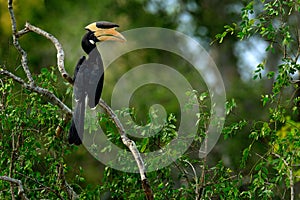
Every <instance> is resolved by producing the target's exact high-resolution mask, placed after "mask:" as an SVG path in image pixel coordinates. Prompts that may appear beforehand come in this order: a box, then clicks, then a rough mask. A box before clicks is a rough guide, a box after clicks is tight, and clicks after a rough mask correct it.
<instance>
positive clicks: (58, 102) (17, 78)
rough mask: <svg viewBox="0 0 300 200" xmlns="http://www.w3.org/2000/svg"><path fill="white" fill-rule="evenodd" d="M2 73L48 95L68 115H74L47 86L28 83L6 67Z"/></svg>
mask: <svg viewBox="0 0 300 200" xmlns="http://www.w3.org/2000/svg"><path fill="white" fill-rule="evenodd" d="M0 74H2V75H6V76H8V77H10V78H12V79H13V80H15V81H16V82H18V83H20V84H21V85H22V86H23V87H24V88H26V89H28V90H30V91H33V92H36V93H38V94H41V95H43V96H46V97H47V98H48V99H49V100H51V101H52V102H53V103H54V104H55V105H57V106H58V107H59V108H60V109H62V111H64V112H65V113H66V114H67V115H72V111H71V109H70V108H69V107H68V106H67V105H65V104H64V103H63V102H62V101H61V100H60V99H59V98H57V96H55V95H54V94H53V93H52V92H50V91H49V90H47V89H45V88H41V87H39V86H34V85H30V84H27V83H26V82H25V81H24V80H23V79H22V78H20V77H18V76H16V75H14V74H13V73H11V72H9V71H7V70H4V69H0Z"/></svg>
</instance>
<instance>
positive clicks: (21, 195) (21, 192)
mask: <svg viewBox="0 0 300 200" xmlns="http://www.w3.org/2000/svg"><path fill="white" fill-rule="evenodd" d="M0 180H3V181H8V182H10V183H14V184H16V185H18V195H19V196H20V197H21V198H22V199H24V200H29V199H28V198H27V196H26V194H25V191H24V188H23V184H22V181H20V180H18V179H14V178H10V177H8V176H0Z"/></svg>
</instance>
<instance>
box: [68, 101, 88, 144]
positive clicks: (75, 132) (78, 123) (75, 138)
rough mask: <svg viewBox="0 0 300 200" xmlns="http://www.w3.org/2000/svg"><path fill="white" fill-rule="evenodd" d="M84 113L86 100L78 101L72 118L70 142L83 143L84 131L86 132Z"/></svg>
mask: <svg viewBox="0 0 300 200" xmlns="http://www.w3.org/2000/svg"><path fill="white" fill-rule="evenodd" d="M84 115H85V104H84V102H78V103H77V105H76V107H75V111H74V114H73V118H72V123H71V127H70V130H69V138H68V140H69V143H70V144H75V145H80V144H82V139H83V132H84Z"/></svg>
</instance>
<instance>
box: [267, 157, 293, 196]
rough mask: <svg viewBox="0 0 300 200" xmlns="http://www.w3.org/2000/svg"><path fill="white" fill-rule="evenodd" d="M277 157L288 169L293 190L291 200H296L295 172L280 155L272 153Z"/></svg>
mask: <svg viewBox="0 0 300 200" xmlns="http://www.w3.org/2000/svg"><path fill="white" fill-rule="evenodd" d="M272 154H273V155H274V156H275V157H277V158H279V159H281V160H282V161H283V163H284V165H285V166H286V167H287V170H288V172H289V174H288V178H289V180H290V189H291V200H294V196H295V193H294V181H293V171H292V169H291V168H290V166H289V163H288V162H287V161H286V160H285V159H283V158H282V157H281V156H280V155H278V154H277V153H272Z"/></svg>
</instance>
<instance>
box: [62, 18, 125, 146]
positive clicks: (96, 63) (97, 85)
mask: <svg viewBox="0 0 300 200" xmlns="http://www.w3.org/2000/svg"><path fill="white" fill-rule="evenodd" d="M117 27H119V26H118V25H117V24H115V23H111V22H106V21H100V22H94V23H91V24H89V25H88V26H86V27H85V29H86V30H87V33H86V34H85V35H84V36H83V38H82V41H81V47H82V49H83V50H84V51H85V53H86V54H88V58H87V59H86V57H85V56H82V57H81V58H80V59H79V61H78V63H77V65H76V67H75V72H74V96H75V101H76V105H75V110H74V113H73V118H72V123H71V127H70V131H69V138H68V140H69V143H70V144H75V145H80V144H81V143H82V138H83V132H84V116H85V105H86V102H87V104H88V105H89V107H90V108H95V107H96V106H97V104H98V103H99V100H100V96H101V92H102V88H103V80H104V68H103V62H102V59H101V55H100V53H99V52H98V50H97V48H96V43H97V42H103V41H107V40H114V41H125V38H124V36H123V35H122V34H120V33H119V32H117V31H116V30H115V29H116V28H117Z"/></svg>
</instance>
